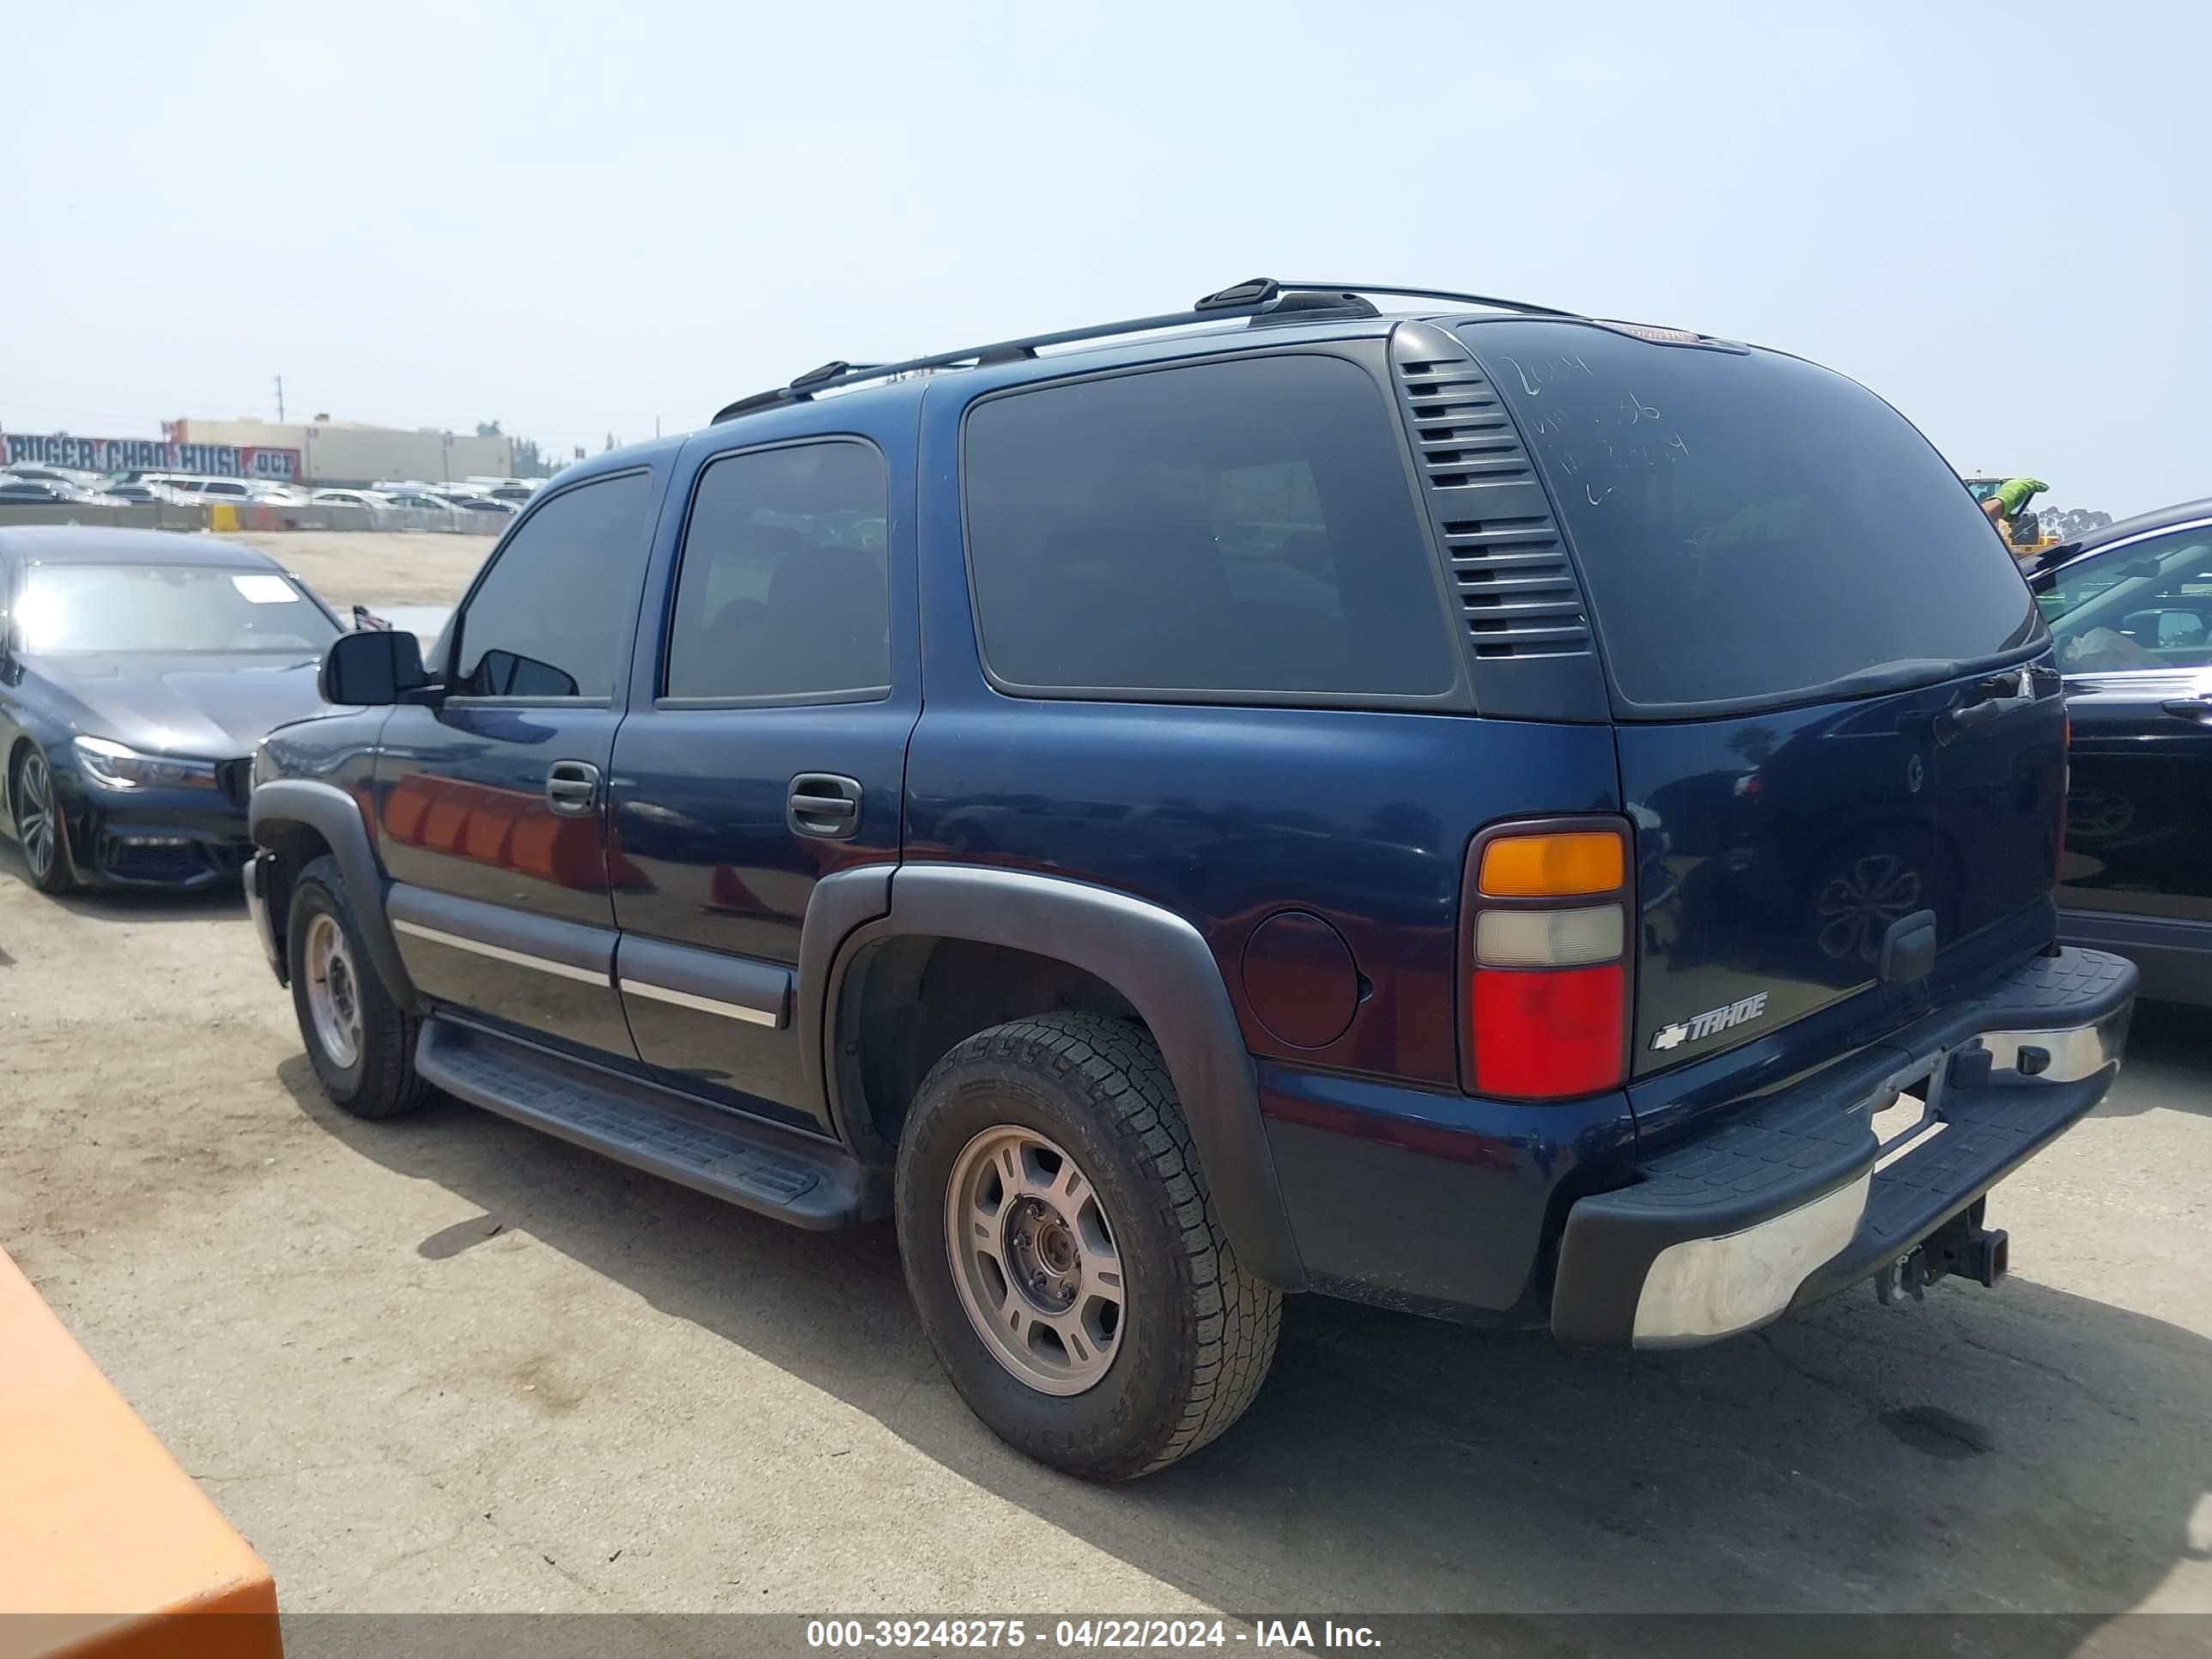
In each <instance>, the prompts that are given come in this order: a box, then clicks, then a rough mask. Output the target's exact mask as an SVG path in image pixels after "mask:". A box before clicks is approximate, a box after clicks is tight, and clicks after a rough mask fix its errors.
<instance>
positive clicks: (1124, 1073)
mask: <svg viewBox="0 0 2212 1659" xmlns="http://www.w3.org/2000/svg"><path fill="white" fill-rule="evenodd" d="M896 1209H897V1214H898V1230H899V1244H900V1249H901V1252H902V1255H903V1256H904V1259H905V1262H906V1273H907V1283H908V1286H909V1287H910V1288H911V1289H912V1291H913V1293H914V1298H915V1305H916V1306H917V1308H918V1309H919V1310H921V1320H922V1325H923V1328H925V1329H926V1330H927V1332H928V1334H929V1339H930V1341H931V1343H932V1344H933V1346H935V1348H936V1350H937V1352H938V1357H939V1358H940V1359H941V1360H943V1362H944V1364H945V1370H947V1371H948V1372H950V1373H951V1377H952V1383H953V1386H954V1387H955V1388H956V1389H958V1390H959V1391H960V1395H961V1398H963V1400H965V1401H967V1402H968V1405H969V1408H970V1409H971V1410H973V1411H974V1412H975V1414H976V1415H977V1416H978V1417H980V1418H981V1419H983V1421H984V1422H985V1424H987V1425H988V1426H989V1427H990V1428H991V1429H992V1430H993V1431H994V1432H996V1433H997V1434H998V1435H999V1436H1000V1437H1001V1438H1003V1439H1005V1440H1006V1441H1008V1442H1009V1443H1012V1444H1013V1445H1014V1446H1016V1447H1018V1448H1019V1449H1021V1450H1023V1451H1025V1452H1027V1453H1029V1454H1030V1455H1031V1456H1032V1457H1035V1458H1037V1459H1039V1460H1040V1461H1042V1462H1046V1463H1049V1464H1051V1465H1053V1466H1054V1468H1060V1469H1065V1470H1066V1471H1067V1472H1068V1473H1070V1474H1079V1475H1083V1476H1085V1477H1087V1478H1089V1479H1091V1480H1128V1479H1130V1478H1132V1477H1133V1476H1136V1475H1140V1474H1151V1473H1152V1471H1153V1470H1155V1469H1158V1468H1164V1467H1165V1466H1167V1465H1168V1464H1170V1463H1172V1462H1175V1461H1176V1459H1178V1458H1180V1457H1182V1456H1184V1455H1188V1453H1190V1452H1193V1451H1195V1450H1197V1449H1198V1448H1200V1446H1203V1445H1205V1444H1206V1443H1207V1442H1208V1441H1210V1440H1212V1438H1213V1437H1215V1436H1217V1435H1218V1434H1220V1433H1221V1432H1222V1431H1224V1430H1225V1429H1226V1428H1228V1427H1229V1425H1231V1424H1232V1423H1234V1422H1235V1421H1236V1420H1237V1418H1238V1417H1239V1416H1241V1415H1242V1414H1243V1412H1244V1409H1245V1407H1247V1406H1249V1405H1250V1404H1251V1402H1252V1399H1253V1396H1254V1395H1256V1394H1257V1393H1258V1392H1259V1388H1260V1384H1261V1381H1262V1380H1264V1379H1265V1377H1266V1376H1267V1367H1268V1364H1269V1363H1270V1362H1271V1361H1272V1360H1273V1358H1274V1352H1275V1338H1276V1333H1277V1330H1278V1328H1279V1323H1280V1320H1281V1314H1282V1302H1281V1298H1280V1297H1278V1296H1277V1295H1276V1293H1275V1292H1274V1291H1273V1290H1271V1289H1270V1288H1268V1287H1267V1285H1262V1284H1261V1282H1260V1281H1259V1280H1257V1279H1254V1278H1253V1277H1252V1276H1251V1275H1250V1274H1249V1273H1246V1272H1245V1271H1244V1270H1243V1267H1241V1266H1240V1265H1239V1264H1238V1263H1237V1258H1236V1254H1235V1252H1234V1251H1233V1250H1232V1249H1231V1248H1230V1245H1229V1243H1228V1240H1227V1239H1226V1238H1225V1237H1224V1236H1223V1234H1222V1232H1221V1230H1220V1226H1219V1224H1218V1222H1217V1221H1216V1220H1215V1218H1214V1217H1213V1213H1212V1200H1211V1198H1210V1196H1209V1194H1208V1193H1207V1191H1206V1180H1205V1176H1204V1174H1203V1172H1202V1171H1201V1170H1200V1168H1199V1164H1198V1157H1197V1154H1196V1152H1195V1151H1194V1149H1193V1147H1192V1145H1191V1139H1190V1130H1189V1127H1188V1125H1187V1124H1186V1123H1185V1121H1184V1120H1183V1114H1182V1103H1181V1102H1180V1101H1179V1100H1178V1099H1177V1098H1176V1092H1175V1088H1174V1085H1172V1084H1171V1083H1170V1081H1169V1079H1168V1076H1167V1071H1166V1067H1165V1066H1164V1065H1163V1064H1162V1063H1161V1060H1160V1055H1159V1050H1158V1048H1156V1047H1155V1046H1154V1045H1153V1043H1152V1038H1151V1037H1150V1036H1149V1035H1148V1034H1146V1032H1145V1031H1143V1030H1141V1029H1140V1028H1139V1027H1136V1026H1133V1025H1132V1024H1128V1023H1127V1022H1125V1021H1121V1020H1114V1019H1108V1018H1103V1017H1101V1016H1099V1015H1095V1014H1073V1013H1067V1014H1048V1015H1044V1016H1041V1017H1039V1018H1032V1019H1020V1020H1015V1021H1012V1022H1011V1023H1009V1024H1005V1025H1000V1026H996V1027H994V1028H993V1029H992V1030H987V1031H983V1032H981V1033H979V1034H977V1035H976V1036H972V1037H970V1038H969V1039H968V1040H967V1041H966V1042H963V1043H962V1044H960V1045H959V1046H958V1047H957V1048H954V1049H953V1050H952V1051H951V1053H950V1054H946V1055H945V1058H944V1059H942V1060H939V1062H938V1063H937V1065H936V1066H935V1068H934V1069H933V1070H932V1071H931V1073H930V1074H929V1076H928V1078H927V1079H926V1080H925V1081H924V1082H923V1084H922V1085H921V1091H920V1092H919V1094H918V1095H917V1096H916V1097H915V1104H914V1109H913V1110H912V1112H911V1113H910V1114H909V1115H908V1119H907V1123H906V1127H905V1133H904V1134H903V1136H902V1139H901V1142H900V1146H899V1159H898V1177H897V1190H896Z"/></svg>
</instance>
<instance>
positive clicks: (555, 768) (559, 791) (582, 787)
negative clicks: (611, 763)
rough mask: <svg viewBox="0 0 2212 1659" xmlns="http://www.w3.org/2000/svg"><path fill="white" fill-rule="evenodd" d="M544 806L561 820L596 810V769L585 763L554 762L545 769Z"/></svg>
mask: <svg viewBox="0 0 2212 1659" xmlns="http://www.w3.org/2000/svg"><path fill="white" fill-rule="evenodd" d="M545 804H546V805H548V806H550V807H551V808H552V809H553V811H556V812H558V813H559V814H560V815H561V816H562V817H564V818H582V817H590V816H591V815H592V813H593V812H595V811H598V810H599V768H598V767H596V766H594V765H592V763H590V762H589V761H555V762H554V763H553V764H552V765H550V766H549V767H547V768H546V769H545Z"/></svg>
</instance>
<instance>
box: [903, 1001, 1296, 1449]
mask: <svg viewBox="0 0 2212 1659" xmlns="http://www.w3.org/2000/svg"><path fill="white" fill-rule="evenodd" d="M971 1059H986V1060H994V1061H997V1062H999V1063H1000V1064H1010V1065H1013V1066H1019V1067H1021V1068H1022V1069H1024V1070H1034V1071H1036V1072H1039V1073H1042V1074H1043V1075H1045V1076H1047V1077H1048V1078H1050V1079H1053V1080H1054V1081H1055V1082H1057V1083H1059V1084H1060V1085H1062V1086H1063V1087H1065V1088H1066V1089H1067V1090H1068V1091H1070V1092H1071V1093H1073V1095H1075V1096H1077V1097H1079V1098H1082V1099H1085V1100H1087V1101H1088V1102H1089V1103H1091V1105H1092V1106H1093V1107H1095V1108H1096V1109H1097V1113H1098V1117H1099V1121H1101V1122H1102V1123H1103V1124H1104V1125H1105V1126H1106V1127H1108V1128H1109V1130H1110V1131H1111V1133H1113V1135H1114V1137H1115V1139H1116V1140H1117V1141H1118V1142H1120V1144H1121V1146H1122V1148H1123V1150H1124V1152H1127V1155H1128V1156H1129V1158H1130V1159H1131V1161H1132V1162H1133V1164H1136V1165H1138V1167H1139V1170H1142V1171H1146V1172H1148V1173H1149V1174H1150V1175H1151V1176H1152V1178H1153V1182H1154V1183H1156V1190H1157V1191H1158V1193H1159V1194H1160V1198H1161V1205H1160V1212H1161V1215H1162V1217H1163V1218H1164V1219H1165V1220H1166V1221H1167V1222H1168V1223H1169V1225H1170V1231H1171V1232H1172V1233H1173V1234H1175V1235H1176V1239H1177V1247H1178V1255H1179V1265H1180V1267H1181V1268H1182V1273H1183V1276H1184V1280H1185V1285H1186V1290H1187V1292H1188V1296H1189V1297H1190V1301H1191V1306H1192V1309H1193V1311H1194V1313H1195V1315H1196V1316H1197V1318H1196V1332H1195V1336H1196V1344H1197V1349H1196V1352H1195V1354H1194V1356H1193V1358H1192V1363H1191V1367H1190V1375H1191V1376H1192V1377H1193V1379H1194V1383H1193V1386H1192V1388H1191V1389H1190V1391H1189V1394H1188V1398H1187V1399H1186V1401H1184V1405H1183V1411H1182V1418H1181V1419H1180V1420H1179V1421H1178V1422H1177V1423H1176V1425H1175V1426H1174V1428H1173V1429H1172V1430H1171V1431H1170V1433H1169V1434H1168V1436H1167V1437H1166V1439H1165V1440H1164V1442H1161V1443H1158V1445H1157V1447H1156V1448H1155V1449H1153V1450H1152V1453H1151V1454H1150V1455H1147V1456H1143V1457H1141V1458H1140V1459H1139V1461H1137V1462H1135V1463H1133V1465H1130V1466H1127V1467H1117V1468H1106V1469H1102V1470H1100V1471H1099V1473H1100V1474H1102V1475H1103V1476H1104V1477H1105V1478H1107V1479H1111V1480H1128V1479H1132V1478H1134V1477H1136V1476H1139V1475H1145V1474H1152V1472H1153V1471H1155V1470H1157V1469H1161V1468H1165V1467H1167V1465H1169V1464H1170V1463H1173V1462H1176V1461H1177V1460H1178V1459H1180V1458H1182V1457H1185V1456H1188V1455H1189V1454H1190V1453H1192V1452H1194V1451H1196V1450H1197V1449H1199V1448H1200V1447H1201V1446H1204V1445H1205V1444H1206V1443H1208V1442H1209V1441H1211V1440H1212V1439H1214V1438H1215V1437H1217V1436H1218V1435H1220V1434H1221V1433H1222V1432H1223V1431H1225V1430H1226V1429H1227V1428H1228V1427H1229V1426H1230V1425H1231V1424H1233V1423H1235V1422H1236V1421H1237V1419H1238V1418H1239V1417H1241V1416H1243V1413H1244V1411H1245V1408H1246V1407H1249V1405H1250V1404H1251V1403H1252V1401H1253V1398H1254V1396H1255V1395H1257V1394H1258V1393H1259V1391H1260V1386H1261V1383H1264V1382H1265V1381H1266V1380H1267V1369H1268V1367H1269V1365H1270V1364H1273V1360H1274V1357H1275V1343H1276V1339H1277V1337H1278V1335H1279V1333H1280V1330H1281V1327H1282V1309H1283V1304H1282V1298H1281V1297H1280V1296H1279V1295H1278V1294H1276V1292H1275V1291H1273V1290H1271V1289H1270V1288H1268V1287H1267V1285H1263V1284H1261V1282H1260V1281H1259V1280H1258V1279H1255V1278H1253V1277H1252V1276H1251V1275H1250V1274H1249V1273H1246V1272H1245V1271H1244V1269H1243V1267H1242V1266H1241V1265H1240V1264H1239V1263H1238V1261H1237V1254H1236V1251H1235V1249H1233V1248H1232V1247H1231V1244H1230V1243H1229V1238H1228V1236H1227V1234H1226V1233H1225V1231H1224V1230H1223V1228H1222V1226H1221V1222H1220V1218H1219V1217H1218V1215H1217V1214H1216V1213H1215V1212H1214V1207H1213V1200H1212V1194H1211V1193H1210V1192H1209V1191H1208V1190H1207V1188H1206V1182H1205V1177H1204V1175H1203V1173H1202V1172H1201V1170H1200V1167H1199V1160H1198V1154H1197V1152H1196V1151H1195V1149H1194V1146H1193V1145H1192V1142H1191V1135H1190V1126H1189V1124H1188V1122H1187V1121H1185V1119H1184V1116H1183V1111H1182V1102H1181V1100H1180V1099H1179V1098H1178V1097H1177V1096H1176V1090H1175V1085H1174V1083H1173V1082H1172V1081H1171V1080H1170V1079H1169V1077H1168V1073H1167V1067H1166V1066H1165V1065H1164V1063H1163V1062H1162V1060H1161V1059H1160V1053H1159V1049H1158V1046H1157V1045H1156V1044H1155V1043H1154V1042H1152V1037H1151V1036H1150V1034H1149V1033H1147V1032H1146V1031H1145V1030H1142V1028H1140V1027H1138V1026H1135V1025H1133V1024H1129V1023H1128V1022H1127V1021H1126V1020H1119V1019H1112V1018H1107V1017H1106V1016H1104V1015H1101V1014H1089V1013H1056V1014H1042V1015H1038V1016H1036V1017H1033V1018H1024V1019H1018V1020H1012V1021H1009V1022H1008V1023H1007V1024H1004V1025H999V1026H994V1027H993V1028H992V1029H991V1030H987V1031H982V1032H979V1033H977V1034H976V1035H975V1036H972V1037H969V1039H968V1040H967V1041H966V1042H963V1043H961V1044H959V1045H958V1046H957V1047H956V1048H953V1050H952V1051H951V1053H950V1054H946V1055H945V1058H944V1059H943V1060H939V1062H938V1065H939V1067H940V1068H944V1067H950V1066H955V1065H957V1064H959V1063H961V1062H963V1061H965V1060H971ZM927 1087H928V1085H927V1083H925V1084H924V1085H923V1088H924V1090H925V1091H926V1090H927Z"/></svg>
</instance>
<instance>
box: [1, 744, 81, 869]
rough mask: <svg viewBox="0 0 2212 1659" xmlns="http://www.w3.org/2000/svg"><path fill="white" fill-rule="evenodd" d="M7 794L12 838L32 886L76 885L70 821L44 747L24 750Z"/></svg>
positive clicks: (16, 765)
mask: <svg viewBox="0 0 2212 1659" xmlns="http://www.w3.org/2000/svg"><path fill="white" fill-rule="evenodd" d="M8 796H9V799H11V800H12V801H14V802H15V841H16V844H17V845H19V846H20V847H21V848H22V849H23V864H24V866H25V867H26V868H27V870H28V871H29V872H30V876H31V885H32V886H33V887H35V888H37V889H38V890H40V892H41V893H66V892H68V891H69V890H70V888H72V887H74V886H76V864H75V862H74V861H73V860H71V859H70V845H69V822H68V820H67V819H66V818H65V817H64V816H63V814H62V808H61V802H60V800H59V799H58V797H57V796H56V793H55V791H54V774H53V769H52V767H51V766H49V765H48V764H47V763H46V753H45V751H44V750H40V749H37V748H35V747H33V748H27V749H25V750H23V752H22V754H21V757H19V758H18V759H17V760H16V762H15V778H14V780H13V781H12V783H11V784H10V787H9V791H8Z"/></svg>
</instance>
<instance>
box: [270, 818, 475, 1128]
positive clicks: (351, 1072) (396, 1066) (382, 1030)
mask: <svg viewBox="0 0 2212 1659" xmlns="http://www.w3.org/2000/svg"><path fill="white" fill-rule="evenodd" d="M319 917H320V918H327V919H328V921H330V922H333V923H335V924H336V925H337V929H338V931H339V933H340V934H341V935H342V936H343V941H344V950H345V953H346V957H347V963H348V978H349V981H350V982H351V986H352V992H353V995H354V997H355V998H356V1000H357V1002H358V1016H359V1020H358V1023H359V1032H358V1038H357V1041H356V1043H355V1045H354V1046H355V1048H356V1052H355V1053H354V1054H352V1055H351V1057H350V1058H349V1059H348V1058H347V1057H346V1056H344V1055H342V1054H333V1053H332V1052H331V1048H329V1046H328V1045H327V1044H326V1043H325V1039H324V1036H323V1034H322V1033H321V1032H320V1031H319V1030H318V1029H317V1024H316V1019H315V1015H314V1012H313V1008H312V1006H311V1002H310V999H311V997H312V996H313V988H312V987H311V985H310V983H309V973H310V969H309V963H308V950H307V941H308V934H309V932H310V930H311V929H313V927H315V925H316V921H317V918H319ZM285 963H286V967H287V969H288V972H289V977H290V979H291V981H292V1007H293V1012H295V1014H296V1015H297V1016H298V1018H299V1021H300V1039H301V1042H303V1043H305V1044H306V1046H307V1059H308V1060H309V1061H310V1062H311V1063H313V1066H314V1068H315V1075H316V1077H317V1078H318V1079H320V1080H321V1083H322V1085H323V1092H324V1093H325V1094H327V1095H328V1096H329V1097H331V1101H332V1102H333V1103H336V1104H337V1105H338V1106H339V1107H341V1108H343V1109H344V1110H346V1111H348V1112H350V1113H351V1114H352V1115H354V1116H356V1117H362V1118H388V1117H404V1116H405V1115H407V1114H409V1113H410V1112H417V1111H420V1110H422V1108H423V1107H425V1106H427V1105H428V1104H429V1103H430V1102H431V1101H432V1100H433V1099H435V1097H436V1094H437V1091H436V1090H435V1089H434V1088H433V1087H432V1086H431V1085H429V1084H428V1083H427V1082H425V1081H424V1080H423V1079H422V1077H421V1076H420V1075H419V1074H418V1073H416V1070H415V1039H416V1035H417V1034H418V1033H419V1031H420V1030H421V1029H422V1021H421V1020H420V1019H418V1018H416V1016H415V1015H414V1014H412V1013H410V1012H408V1011H407V1010H406V1009H404V1008H403V1007H401V1006H399V1005H398V1003H396V1002H394V1001H393V1000H392V996H391V994H390V993H389V992H387V991H386V989H385V988H384V981H383V980H381V979H380V978H379V977H378V975H377V972H376V969H375V966H374V962H373V960H372V959H371V957H369V954H368V949H367V947H366V946H365V945H363V944H362V933H361V923H360V921H358V920H357V919H356V917H355V915H354V909H353V898H352V896H351V895H350V894H349V893H348V892H347V890H346V884H345V878H344V876H343V875H342V874H341V873H340V872H339V870H338V861H337V860H336V859H335V858H331V857H330V856H328V855H327V854H326V855H325V856H324V857H322V858H319V859H316V860H313V862H311V863H310V864H308V866H307V868H305V869H304V870H302V871H301V872H300V877H299V879H298V881H297V882H295V884H293V888H292V899H291V904H290V907H289V915H288V917H287V926H286V928H285Z"/></svg>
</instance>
